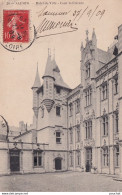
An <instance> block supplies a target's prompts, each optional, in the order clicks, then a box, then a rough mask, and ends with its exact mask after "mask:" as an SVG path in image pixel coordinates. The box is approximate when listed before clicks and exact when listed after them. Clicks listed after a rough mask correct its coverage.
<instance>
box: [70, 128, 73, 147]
mask: <svg viewBox="0 0 122 195" xmlns="http://www.w3.org/2000/svg"><path fill="white" fill-rule="evenodd" d="M70 143H71V144H72V143H73V130H72V129H71V130H70Z"/></svg>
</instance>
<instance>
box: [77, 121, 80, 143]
mask: <svg viewBox="0 0 122 195" xmlns="http://www.w3.org/2000/svg"><path fill="white" fill-rule="evenodd" d="M77 142H80V125H78V127H77Z"/></svg>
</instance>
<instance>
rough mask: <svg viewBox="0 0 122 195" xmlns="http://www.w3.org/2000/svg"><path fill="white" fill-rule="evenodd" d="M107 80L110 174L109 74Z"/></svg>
mask: <svg viewBox="0 0 122 195" xmlns="http://www.w3.org/2000/svg"><path fill="white" fill-rule="evenodd" d="M107 76H108V78H107V80H108V86H107V87H108V91H107V97H108V148H109V151H108V156H109V174H110V113H109V74H107Z"/></svg>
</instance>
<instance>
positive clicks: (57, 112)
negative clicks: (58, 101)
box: [56, 106, 61, 116]
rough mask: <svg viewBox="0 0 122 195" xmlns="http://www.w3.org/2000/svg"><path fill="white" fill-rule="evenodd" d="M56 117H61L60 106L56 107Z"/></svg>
mask: <svg viewBox="0 0 122 195" xmlns="http://www.w3.org/2000/svg"><path fill="white" fill-rule="evenodd" d="M56 115H57V116H60V115H61V111H60V106H56Z"/></svg>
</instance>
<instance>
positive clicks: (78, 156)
mask: <svg viewBox="0 0 122 195" xmlns="http://www.w3.org/2000/svg"><path fill="white" fill-rule="evenodd" d="M76 166H80V151H77V152H76Z"/></svg>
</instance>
